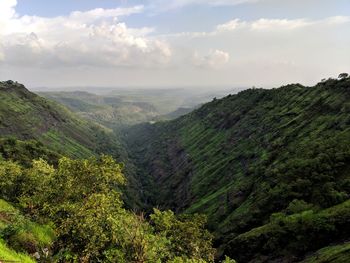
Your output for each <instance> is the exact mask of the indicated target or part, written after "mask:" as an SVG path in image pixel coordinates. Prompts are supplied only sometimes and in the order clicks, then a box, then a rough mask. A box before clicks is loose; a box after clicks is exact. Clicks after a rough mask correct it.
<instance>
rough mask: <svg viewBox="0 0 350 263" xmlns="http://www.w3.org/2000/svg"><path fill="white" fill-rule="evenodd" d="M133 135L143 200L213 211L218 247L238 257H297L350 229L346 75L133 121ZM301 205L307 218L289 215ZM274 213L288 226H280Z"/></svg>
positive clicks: (243, 259)
mask: <svg viewBox="0 0 350 263" xmlns="http://www.w3.org/2000/svg"><path fill="white" fill-rule="evenodd" d="M126 141H127V142H128V145H129V147H128V148H129V150H130V151H131V154H132V156H133V157H134V158H135V160H137V163H138V166H139V167H141V168H142V170H143V181H142V183H143V185H144V188H145V189H146V191H147V192H148V196H147V198H146V202H147V203H150V204H153V205H154V204H157V205H159V206H160V207H166V208H172V209H175V210H176V211H178V212H188V213H196V212H200V213H205V214H207V215H208V217H209V223H210V227H211V229H212V230H213V231H215V233H216V236H217V244H218V245H219V246H220V248H221V251H223V252H225V254H228V255H229V256H232V257H233V258H235V259H238V261H239V262H248V261H250V260H253V261H252V262H271V261H272V260H276V261H278V260H281V259H282V260H287V258H288V260H292V261H294V262H295V261H298V260H302V259H303V257H304V255H305V254H307V253H309V252H310V251H315V250H317V249H320V248H321V247H323V246H327V245H329V244H330V243H332V242H340V243H341V242H343V241H344V239H346V238H349V234H348V233H349V229H348V225H349V224H348V222H349V220H350V213H349V210H348V208H347V207H348V203H344V202H346V201H347V200H348V199H349V194H350V188H349V186H350V166H349V163H350V79H349V78H344V79H339V80H335V79H329V80H327V81H323V82H321V83H319V84H317V85H316V86H314V87H304V86H302V85H300V84H293V85H287V86H284V87H281V88H278V89H272V90H264V89H250V90H245V91H242V92H240V93H238V94H237V95H229V96H227V97H225V98H223V99H220V100H216V99H214V100H213V101H212V102H210V103H208V104H205V105H204V106H203V107H201V108H199V109H197V110H195V111H193V112H192V113H190V114H188V115H185V116H183V117H181V118H179V119H176V120H174V121H170V122H163V123H157V124H154V125H139V126H137V127H133V128H132V129H130V130H129V132H128V134H127V136H126ZM149 175H150V176H149ZM341 203H343V204H344V206H341V207H338V206H337V205H338V204H341ZM345 204H346V205H345ZM331 207H334V208H331ZM324 209H334V211H337V212H339V211H340V212H341V213H340V214H338V213H337V212H334V213H327V210H325V212H323V210H324ZM343 209H345V210H343ZM303 211H309V213H314V214H313V216H310V218H309V217H308V216H306V219H305V220H309V221H307V222H308V224H310V226H309V227H308V226H305V228H299V227H298V226H297V224H296V225H295V224H294V223H290V225H289V224H288V223H287V222H289V219H290V218H289V217H288V216H290V215H294V214H295V216H296V214H298V213H302V212H303ZM332 211H333V210H332ZM276 213H277V214H276ZM340 215H342V216H340ZM276 217H280V221H278V222H281V224H285V225H286V227H285V228H282V229H280V228H277V230H276V227H277V226H279V225H278V224H276V223H274V222H275V221H274V220H275V219H276ZM284 217H286V218H284ZM296 217H297V216H296ZM298 220H299V219H298ZM300 220H301V221H300V222H303V221H302V220H304V219H303V217H300ZM323 223H324V225H323ZM269 224H270V225H269ZM271 224H273V226H274V227H268V226H271ZM300 224H302V223H300ZM265 225H267V226H265ZM259 227H263V229H264V232H263V233H260V232H258V234H257V235H256V234H255V233H256V231H255V230H254V229H259ZM280 227H283V226H280ZM279 229H280V230H281V231H282V232H283V233H275V231H279ZM252 231H253V232H252ZM308 231H311V233H315V235H312V234H310V233H309V232H308ZM312 231H313V232H312ZM327 231H328V232H327ZM317 233H319V234H320V238H319V242H314V243H312V242H313V241H314V240H317V237H318V236H317ZM339 233H343V234H344V233H345V234H344V235H342V234H339ZM289 234H290V235H289ZM309 234H310V235H309ZM322 235H325V238H322ZM300 236H301V237H303V238H304V240H302V241H300V242H299V243H298V238H300ZM248 237H249V239H247V238H248ZM263 237H264V238H265V239H264V238H263ZM268 237H270V239H269V238H268ZM327 237H328V238H327ZM242 238H244V240H243V239H242ZM238 241H242V242H243V241H244V242H246V243H244V242H243V243H240V242H238ZM259 242H260V243H259ZM264 242H271V246H268V245H266V246H264V245H265V243H264ZM308 242H311V245H306V244H308ZM244 244H246V245H244ZM259 244H260V245H259ZM253 248H254V249H253ZM286 251H288V253H287V252H286ZM291 255H295V258H289V257H290V256H291ZM283 262H284V261H283ZM288 262H289V261H288ZM315 262H317V261H315ZM339 262H340V261H339Z"/></svg>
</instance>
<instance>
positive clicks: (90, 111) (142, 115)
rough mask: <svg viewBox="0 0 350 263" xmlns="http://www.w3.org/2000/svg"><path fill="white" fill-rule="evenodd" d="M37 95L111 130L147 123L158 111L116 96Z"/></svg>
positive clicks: (68, 93) (81, 94)
mask: <svg viewBox="0 0 350 263" xmlns="http://www.w3.org/2000/svg"><path fill="white" fill-rule="evenodd" d="M39 94H40V95H42V96H44V97H45V98H48V99H51V100H54V101H56V102H58V103H61V104H63V105H65V106H66V107H68V108H69V109H70V110H72V111H74V112H76V113H77V114H78V115H80V116H81V117H83V118H85V119H87V120H92V121H94V122H97V123H100V124H102V125H104V126H107V127H110V128H113V129H120V128H122V127H124V126H128V125H134V124H137V123H141V122H148V121H151V120H153V119H154V118H155V117H156V116H158V115H159V112H158V110H157V109H156V108H155V107H154V106H153V105H152V104H150V103H146V102H140V101H139V102H137V101H127V100H125V98H122V97H118V96H102V95H95V94H92V93H88V92H83V91H75V92H41V93H39Z"/></svg>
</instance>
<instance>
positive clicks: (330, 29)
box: [0, 0, 350, 88]
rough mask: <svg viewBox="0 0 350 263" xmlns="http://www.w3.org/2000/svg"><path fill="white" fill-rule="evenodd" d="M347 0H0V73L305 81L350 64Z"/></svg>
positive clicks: (44, 77) (157, 83) (49, 77)
mask: <svg viewBox="0 0 350 263" xmlns="http://www.w3.org/2000/svg"><path fill="white" fill-rule="evenodd" d="M349 26H350V2H349V1H345V0H336V1H331V0H321V1H316V0H306V1H301V0H297V1H295V0H294V1H292V0H285V1H277V0H207V1H202V0H181V1H175V0H171V1H159V0H147V1H139V0H130V1H126V0H125V1H113V0H102V1H97V0H87V1H82V0H78V1H68V0H63V1H59V2H50V3H48V2H47V1H44V0H30V1H29V0H27V1H24V0H18V1H16V0H0V79H2V80H6V79H13V80H17V81H20V82H22V83H24V84H26V85H27V86H28V87H30V88H33V87H58V86H62V87H73V86H89V87H91V86H108V87H120V86H125V87H129V86H136V87H141V86H144V87H161V86H163V87H175V86H176V87H189V86H206V87H215V86H217V87H223V86H228V87H251V86H253V85H255V86H258V87H277V86H280V85H283V84H287V83H291V82H300V83H302V84H305V85H312V84H314V83H316V82H317V81H319V80H320V79H322V78H326V77H331V76H333V77H335V76H337V74H338V73H340V72H347V71H348V69H349V68H350V34H349V33H350V27H349Z"/></svg>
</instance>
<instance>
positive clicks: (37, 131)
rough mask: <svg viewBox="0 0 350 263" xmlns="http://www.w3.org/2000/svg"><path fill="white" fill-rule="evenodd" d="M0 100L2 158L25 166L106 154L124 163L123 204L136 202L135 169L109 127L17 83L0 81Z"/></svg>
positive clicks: (0, 149) (0, 147) (0, 145)
mask: <svg viewBox="0 0 350 263" xmlns="http://www.w3.org/2000/svg"><path fill="white" fill-rule="evenodd" d="M0 100H1V104H0V153H1V156H2V157H3V158H4V159H5V160H14V161H18V162H20V163H21V164H23V165H26V166H28V165H30V164H31V162H32V159H38V158H43V159H45V160H47V161H49V162H50V163H52V164H55V163H57V161H58V159H59V158H60V157H62V156H66V157H71V158H74V159H77V158H78V159H80V158H89V157H91V156H97V155H100V154H108V155H111V156H113V157H114V158H115V159H117V160H118V161H120V162H123V163H125V164H126V171H125V173H126V177H127V178H128V180H129V184H128V186H127V187H128V189H127V195H126V196H127V197H126V200H125V201H126V203H127V204H128V205H130V206H139V205H140V204H139V201H138V195H139V194H138V188H139V186H138V183H137V180H136V179H135V168H134V167H133V164H132V162H131V161H130V160H129V158H128V156H127V153H126V152H125V149H124V147H123V146H122V144H121V143H120V140H119V138H118V137H117V136H116V135H115V134H114V133H113V132H112V130H111V129H109V128H106V127H105V126H102V125H100V124H98V123H96V122H94V121H91V120H90V121H89V120H85V119H83V118H81V117H79V116H78V115H76V114H75V113H73V112H71V111H70V110H68V109H67V108H65V107H64V106H62V105H61V104H58V103H56V102H54V101H51V100H48V99H45V98H43V97H40V96H38V95H36V94H34V93H32V92H30V91H29V90H27V89H26V88H25V87H24V86H23V85H22V84H19V83H17V82H13V81H6V82H0Z"/></svg>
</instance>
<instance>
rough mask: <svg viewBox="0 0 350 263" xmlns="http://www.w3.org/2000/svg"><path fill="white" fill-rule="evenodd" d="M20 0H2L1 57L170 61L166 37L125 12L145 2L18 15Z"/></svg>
mask: <svg viewBox="0 0 350 263" xmlns="http://www.w3.org/2000/svg"><path fill="white" fill-rule="evenodd" d="M15 5H16V1H13V0H1V6H0V8H1V9H0V10H1V14H2V15H3V16H1V17H2V20H1V21H2V25H3V27H0V59H1V60H2V63H6V64H9V65H16V66H31V67H33V66H38V67H58V66H107V67H111V66H112V67H120V66H122V67H125V66H126V67H129V66H135V67H154V66H159V65H164V64H166V63H168V61H169V59H170V58H171V55H172V52H171V49H170V47H169V45H168V44H167V43H166V42H165V41H160V40H157V39H154V38H152V37H150V33H152V32H153V31H154V29H153V28H147V27H144V28H129V27H127V25H126V24H125V23H122V22H119V18H120V17H121V16H127V15H131V14H135V13H140V12H142V10H143V7H142V6H135V7H130V8H115V9H101V8H99V9H94V10H91V11H87V12H80V11H77V12H72V13H71V14H70V15H69V16H66V17H63V16H60V17H53V18H43V17H37V16H22V17H19V16H18V15H16V14H15V11H14V7H15Z"/></svg>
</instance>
